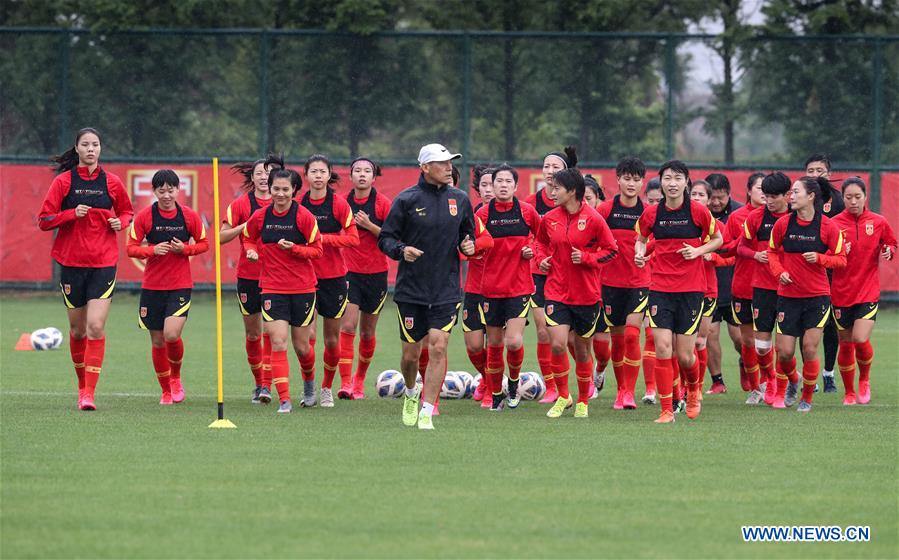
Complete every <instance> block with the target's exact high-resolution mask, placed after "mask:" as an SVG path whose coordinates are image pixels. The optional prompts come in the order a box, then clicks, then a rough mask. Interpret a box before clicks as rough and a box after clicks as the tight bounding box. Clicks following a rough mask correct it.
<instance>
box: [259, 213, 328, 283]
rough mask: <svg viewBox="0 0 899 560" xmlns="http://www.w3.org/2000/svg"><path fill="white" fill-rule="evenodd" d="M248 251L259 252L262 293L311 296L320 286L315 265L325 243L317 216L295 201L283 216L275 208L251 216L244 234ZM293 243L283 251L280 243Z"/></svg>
mask: <svg viewBox="0 0 899 560" xmlns="http://www.w3.org/2000/svg"><path fill="white" fill-rule="evenodd" d="M242 235H243V236H244V237H245V239H244V246H245V247H246V248H247V250H248V251H249V250H253V251H256V252H257V253H258V254H259V260H260V261H261V262H262V271H261V273H260V274H259V287H260V288H261V289H262V293H263V294H309V293H312V292H314V291H315V286H316V284H317V282H316V277H315V268H314V267H313V266H312V263H313V262H314V260H315V259H318V258H320V257H321V256H322V253H323V251H322V240H321V235H319V233H318V223H317V221H316V219H315V216H313V215H312V213H311V212H309V210H306V209H305V208H304V207H303V206H301V205H300V203H298V202H296V201H293V202H291V204H290V208H288V209H287V210H286V211H285V212H284V213H280V214H279V213H278V212H275V207H274V205H269V206H268V207H267V208H261V209H259V210H257V211H256V212H254V213H253V215H252V216H250V219H249V220H248V221H247V223H246V225H244V230H243V234H242ZM281 239H285V240H287V241H292V242H293V243H294V245H293V247H291V248H290V249H282V248H281V246H280V245H278V241H280V240H281Z"/></svg>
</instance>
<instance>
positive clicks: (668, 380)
mask: <svg viewBox="0 0 899 560" xmlns="http://www.w3.org/2000/svg"><path fill="white" fill-rule="evenodd" d="M655 362H656V365H655V371H654V372H653V373H655V382H656V387H657V389H658V391H659V402H660V403H661V405H662V411H663V412H664V411H668V412H674V408H673V407H672V404H671V401H672V397H673V396H674V365H673V359H672V358H656V360H655Z"/></svg>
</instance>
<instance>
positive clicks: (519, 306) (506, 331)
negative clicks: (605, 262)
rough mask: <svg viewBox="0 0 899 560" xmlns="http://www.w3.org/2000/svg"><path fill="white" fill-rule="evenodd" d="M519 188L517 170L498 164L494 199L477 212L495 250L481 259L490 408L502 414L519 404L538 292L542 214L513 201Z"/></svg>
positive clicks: (531, 207) (494, 183)
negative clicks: (536, 241)
mask: <svg viewBox="0 0 899 560" xmlns="http://www.w3.org/2000/svg"><path fill="white" fill-rule="evenodd" d="M517 190H518V171H516V170H515V169H514V168H513V167H512V166H510V165H509V164H507V163H504V164H502V165H500V166H499V167H497V168H496V169H495V170H494V171H493V193H494V194H495V195H496V198H494V199H493V200H491V201H490V202H488V203H487V204H485V205H483V206H481V208H480V209H479V210H478V211H477V213H476V216H477V217H478V218H479V219H480V220H481V221H482V222H483V223H484V224H485V227H486V228H487V232H488V233H489V234H490V236H491V237H493V247H492V248H491V249H490V251H488V252H487V254H486V256H485V257H484V259H483V260H484V268H483V273H482V274H483V276H482V278H481V281H482V282H481V291H482V294H483V296H484V301H483V303H482V304H481V307H482V309H483V311H484V319H485V323H486V328H487V376H489V379H490V381H489V387H490V389H491V394H492V402H491V406H490V409H491V410H495V411H498V410H502V408H503V403H504V400H505V399H508V404H509V407H510V408H515V407H517V406H518V404H519V402H520V398H519V396H518V375H519V373H520V372H521V364H522V362H523V361H524V346H523V333H524V326H525V322H526V321H527V316H528V309H530V301H531V294H532V293H534V279H533V278H532V277H531V267H530V261H531V260H532V259H533V258H534V249H533V247H531V245H530V240H531V238H532V237H533V236H534V235H536V234H537V230H538V228H539V226H540V215H539V214H537V210H535V209H534V207H533V206H531V205H530V204H528V203H527V202H519V201H518V199H517V198H515V192H516V191H517ZM503 346H505V349H506V362H508V364H509V385H508V391H509V393H508V396H507V395H504V394H503V372H504V371H505V364H504V363H503ZM484 400H487V397H486V395H485V397H484Z"/></svg>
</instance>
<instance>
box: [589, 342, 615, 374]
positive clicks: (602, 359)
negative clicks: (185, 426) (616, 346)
mask: <svg viewBox="0 0 899 560" xmlns="http://www.w3.org/2000/svg"><path fill="white" fill-rule="evenodd" d="M593 353H594V354H595V355H596V370H597V371H605V370H606V366H607V365H609V360H610V359H611V358H612V344H611V341H609V340H596V339H595V338H594V339H593Z"/></svg>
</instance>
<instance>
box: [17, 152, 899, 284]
mask: <svg viewBox="0 0 899 560" xmlns="http://www.w3.org/2000/svg"><path fill="white" fill-rule="evenodd" d="M103 167H104V169H106V170H107V171H109V172H111V173H115V174H116V175H118V176H119V177H120V178H121V179H122V181H123V182H124V183H125V187H126V189H128V192H129V194H130V195H131V200H132V203H133V204H134V210H135V212H137V211H138V210H140V209H141V208H144V207H146V206H148V205H150V204H152V203H153V201H154V197H153V192H152V189H151V188H150V186H149V180H150V177H152V175H153V173H154V172H155V171H156V170H158V169H163V168H170V169H174V170H175V172H176V173H178V176H179V177H180V178H181V180H182V193H181V199H180V202H181V203H182V204H186V205H189V206H191V207H192V208H194V209H195V210H197V212H199V213H200V215H201V216H202V218H203V221H204V222H205V223H206V225H207V230H209V228H211V227H212V225H211V222H212V204H213V203H212V165H172V164H166V163H164V162H163V163H159V164H157V165H153V164H131V163H113V164H108V165H104V166H103ZM337 171H338V172H339V173H340V174H341V177H343V182H342V184H340V185H338V187H337V191H338V192H339V193H341V194H344V195H345V194H346V193H347V192H349V189H350V188H351V187H350V185H349V181H348V179H347V177H348V176H349V173H348V170H347V169H346V168H341V167H338V168H337ZM585 172H589V173H592V174H593V175H594V177H596V178H597V180H598V181H599V182H600V184H601V185H602V186H603V188H604V190H605V192H606V193H607V194H613V193H615V192H617V183H616V180H615V170H614V169H592V170H585ZM712 172H713V171H707V170H702V171H700V172H698V173H697V175H702V176H705V175H707V174H708V173H712ZM752 172H753V171H752V170H740V171H721V173H724V174H725V175H727V177H728V178H729V179H730V183H731V185H732V186H733V193H732V196H733V197H734V198H735V199H736V200H738V201H740V202H743V201H745V199H746V181H747V180H748V178H749V175H750V174H751V173H752ZM792 175H798V173H795V172H794V173H792ZM851 175H859V176H860V177H862V178H863V179H864V180H865V181H868V173H866V172H858V173H855V172H837V173H835V177H836V178H837V184H839V180H840V179H842V178H845V177H849V176H851ZM519 176H520V183H519V196H520V197H522V198H524V197H525V196H526V195H527V194H528V193H530V192H534V191H535V190H536V189H538V188H540V186H541V183H542V179H543V174H542V173H541V171H540V169H536V168H524V169H519ZM219 177H220V178H221V185H220V189H221V193H220V199H221V204H222V208H221V211H222V215H223V216H224V212H225V208H226V207H227V205H228V204H229V203H230V202H231V200H233V199H234V198H236V197H237V196H239V194H240V192H241V191H240V184H241V177H240V176H237V175H234V174H232V173H229V172H228V169H227V167H226V166H223V167H222V169H221V172H220V174H219ZM417 179H418V169H417V168H415V167H388V168H385V169H384V170H383V175H382V176H381V177H379V178H378V181H377V183H376V185H375V186H376V188H377V189H378V191H379V192H381V193H383V194H384V195H385V196H387V197H388V198H391V199H392V198H393V197H394V196H395V195H396V194H397V193H398V192H400V191H401V190H403V189H404V188H406V187H407V186H409V185H412V184H414V183H415V182H416V181H417ZM52 180H53V172H52V171H51V169H50V168H49V167H48V166H43V165H14V164H2V165H0V216H2V224H0V237H2V243H0V281H2V282H50V281H51V279H52V262H51V259H50V245H51V243H52V234H51V233H49V232H42V231H40V230H39V229H38V227H37V214H38V212H39V211H40V207H41V203H42V202H43V199H44V195H45V194H46V191H47V188H48V187H49V186H50V182H51V181H52ZM881 185H882V187H881V210H882V213H883V214H884V216H885V217H886V219H887V221H888V222H889V223H890V224H891V225H893V227H894V228H895V229H899V227H897V226H899V173H884V174H883V175H881ZM472 200H473V201H474V202H475V203H476V201H477V195H476V194H475V195H474V196H473V197H472ZM210 239H211V235H210ZM119 240H120V260H119V269H118V280H119V282H139V281H140V280H141V274H142V270H143V267H142V266H141V265H140V262H139V261H137V260H134V259H130V258H129V257H128V256H127V255H126V254H125V234H121V235H120V236H119ZM238 251H239V245H238V243H237V241H234V242H232V243H229V244H228V245H226V246H225V247H223V252H222V263H223V267H224V268H223V270H222V280H223V281H224V282H226V283H232V282H234V281H235V269H236V267H237V257H238ZM213 263H214V258H213V253H212V251H210V252H208V253H206V254H203V255H199V256H197V257H194V258H193V260H192V269H193V275H194V281H195V282H198V283H212V282H214V281H215V271H214V270H213ZM395 268H396V267H395V265H392V266H391V271H390V278H391V279H393V278H394V274H395ZM880 270H881V273H880V274H881V282H882V289H883V291H890V292H896V291H899V265H897V264H896V262H895V261H894V262H892V263H884V264H883V265H882V266H881V268H880Z"/></svg>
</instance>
